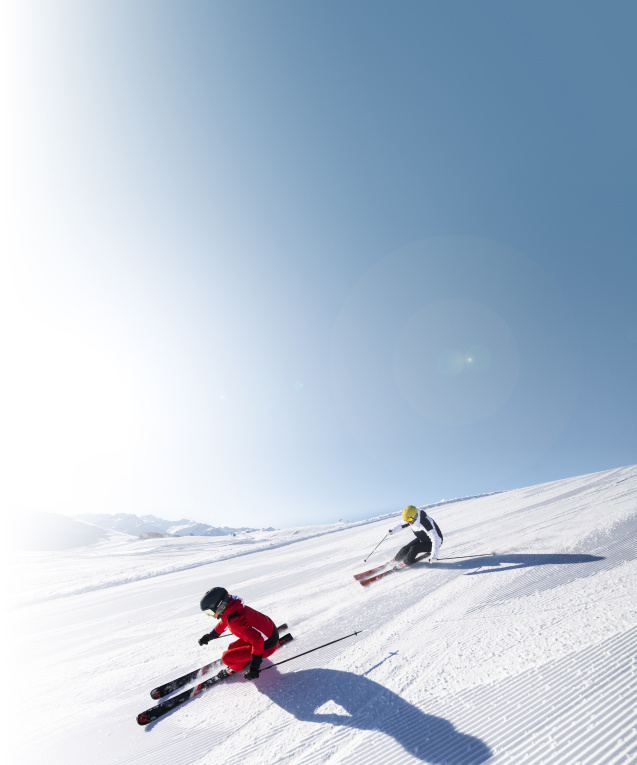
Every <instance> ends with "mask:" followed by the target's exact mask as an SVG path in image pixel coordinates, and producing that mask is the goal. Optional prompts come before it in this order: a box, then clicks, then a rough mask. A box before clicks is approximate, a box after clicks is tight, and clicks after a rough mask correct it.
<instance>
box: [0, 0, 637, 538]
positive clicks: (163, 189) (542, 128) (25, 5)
mask: <svg viewBox="0 0 637 765" xmlns="http://www.w3.org/2000/svg"><path fill="white" fill-rule="evenodd" d="M2 13H3V18H2V23H0V28H2V30H3V31H2V32H1V33H0V34H1V35H2V40H0V43H1V44H0V49H1V50H2V53H1V54H0V55H2V72H3V74H2V77H3V82H2V86H3V112H4V115H5V116H4V118H3V120H2V126H1V127H0V129H1V130H2V162H3V167H4V169H3V171H2V226H1V228H2V237H3V239H2V250H3V256H2V263H3V266H2V273H1V274H0V312H1V317H0V318H1V320H2V327H1V331H2V337H1V340H0V342H1V343H2V345H1V348H0V351H1V357H0V359H1V363H2V370H3V371H2V373H1V375H0V393H1V395H0V408H1V411H0V414H1V416H2V423H1V427H0V431H1V435H0V439H1V447H0V448H1V453H0V473H1V475H0V485H1V486H2V492H3V495H4V497H5V500H8V504H10V505H13V506H15V505H17V506H22V507H33V508H39V509H43V510H53V511H57V512H64V513H79V512H112V513H117V512H132V513H137V514H146V513H153V514H156V515H159V516H162V517H165V518H168V519H178V518H181V517H188V518H192V519H194V520H198V521H206V522H209V523H213V524H219V525H229V526H239V525H255V526H266V525H274V526H286V525H300V524H309V523H321V522H332V521H335V520H338V519H339V518H342V519H354V518H361V517H365V516H367V517H370V516H373V515H376V514H379V513H384V512H389V511H392V510H400V509H402V507H404V506H405V505H407V504H425V503H430V502H436V501H438V500H440V499H443V498H452V497H459V496H464V495H470V494H477V493H482V492H489V491H497V490H500V489H508V488H514V487H521V486H525V485H531V484H537V483H541V482H545V481H550V480H554V479H559V478H563V477H567V476H571V475H577V474H582V473H588V472H594V471H598V470H604V469H607V468H612V467H617V466H621V465H627V464H632V463H635V462H637V406H636V400H637V396H636V390H637V384H636V383H635V380H636V379H637V359H636V356H637V299H636V295H637V217H636V212H637V184H636V177H637V151H636V141H635V136H637V106H636V99H635V93H636V92H637V48H636V46H635V44H634V29H635V25H636V23H637V6H636V5H635V4H634V3H632V2H608V3H591V2H560V0H557V1H556V0H551V1H550V2H537V1H536V2H532V3H530V2H529V3H510V2H493V1H489V0H485V1H484V2H480V3H476V2H469V1H468V0H467V1H466V2H455V1H454V0H446V1H445V2H433V1H431V2H426V1H424V0H418V1H417V2H416V1H414V2H408V1H402V0H401V1H400V2H389V1H386V2H370V0H348V2H341V1H340V0H339V1H336V0H334V1H327V2H326V1H325V0H321V2H318V0H316V1H310V2H303V3H299V2H297V0H271V1H270V2H259V1H256V0H243V2H241V3H233V2H215V1H213V0H206V1H205V2H204V1H201V2H194V1H190V2H189V1H187V0H179V2H177V1H174V2H161V1H160V0H152V2H151V0H148V1H143V0H135V2H130V0H108V1H106V0H103V1H102V2H94V1H93V2H92V1H91V0H73V1H69V0H56V2H54V3H51V2H34V1H33V0H20V1H19V2H17V0H16V2H14V3H6V4H5V5H4V9H3V11H2ZM8 504H7V505H6V506H8Z"/></svg>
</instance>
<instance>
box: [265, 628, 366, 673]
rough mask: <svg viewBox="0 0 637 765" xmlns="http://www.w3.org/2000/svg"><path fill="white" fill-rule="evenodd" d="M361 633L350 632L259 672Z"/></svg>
mask: <svg viewBox="0 0 637 765" xmlns="http://www.w3.org/2000/svg"><path fill="white" fill-rule="evenodd" d="M361 632H362V630H359V631H358V632H352V634H351V635H345V637H342V638H337V639H336V640H332V641H331V642H329V643H323V645H319V646H316V648H310V650H309V651H303V653H297V655H296V656H290V658H289V659H283V661H277V663H276V664H270V665H268V666H267V667H263V669H262V670H261V672H265V670H266V669H272V667H278V666H279V664H285V662H286V661H292V659H299V658H300V657H301V656H305V654H307V653H312V652H313V651H318V650H319V648H326V647H327V646H328V645H333V644H334V643H340V641H341V640H347V638H351V637H353V636H354V635H359V634H360V633H361Z"/></svg>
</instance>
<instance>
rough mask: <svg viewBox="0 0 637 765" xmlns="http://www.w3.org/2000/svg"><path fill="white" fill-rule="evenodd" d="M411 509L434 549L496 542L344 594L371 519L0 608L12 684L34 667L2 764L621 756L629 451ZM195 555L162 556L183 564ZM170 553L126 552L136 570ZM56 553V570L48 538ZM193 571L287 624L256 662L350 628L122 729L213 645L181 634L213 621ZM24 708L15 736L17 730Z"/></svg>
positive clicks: (631, 727)
mask: <svg viewBox="0 0 637 765" xmlns="http://www.w3.org/2000/svg"><path fill="white" fill-rule="evenodd" d="M432 515H433V516H434V518H435V519H436V521H437V522H438V523H439V524H440V525H441V527H442V529H443V532H444V534H445V543H444V545H443V548H442V552H441V556H452V555H462V554H469V553H471V552H473V553H479V552H487V551H489V549H495V550H496V551H497V555H496V556H494V557H493V558H491V557H489V558H474V559H468V560H457V561H439V562H437V563H435V564H433V565H429V564H428V563H421V564H417V565H416V566H414V567H412V568H411V569H409V570H406V571H404V572H399V573H396V574H395V575H392V576H391V577H387V578H386V579H384V580H381V581H379V582H378V583H375V584H374V585H372V586H371V587H369V588H362V587H360V585H359V584H358V583H357V582H356V581H354V579H353V578H352V574H353V573H355V572H356V571H359V570H361V567H363V566H364V565H365V564H363V563H362V558H363V557H365V556H366V555H367V554H368V553H369V551H370V550H371V549H372V548H373V546H374V545H375V544H377V543H378V541H379V540H380V539H381V538H382V537H383V535H384V534H385V533H386V524H387V519H386V518H382V519H379V520H374V521H370V522H368V523H361V524H359V525H357V526H354V525H353V524H348V525H347V526H345V525H342V526H341V527H340V529H336V528H334V529H331V531H333V533H328V531H327V530H328V528H329V527H319V529H321V531H322V533H320V534H315V535H314V536H309V535H308V536H306V538H304V539H300V540H299V541H296V542H295V543H291V542H292V538H289V540H288V544H284V545H280V546H278V547H276V548H271V547H267V546H266V544H265V543H266V542H267V541H269V540H267V539H266V538H265V537H264V538H263V540H261V541H262V542H263V543H264V546H263V547H262V548H261V549H257V550H254V551H253V552H251V554H247V553H248V549H249V548H246V547H243V548H242V547H238V548H237V550H240V551H241V553H242V554H241V555H239V556H235V557H233V558H230V557H227V558H225V559H221V553H222V552H223V553H224V554H225V553H227V552H229V551H227V550H226V551H222V550H218V551H217V552H218V553H219V559H218V560H216V561H214V562H213V563H211V564H209V565H203V564H202V565H199V566H198V567H197V568H188V569H184V570H181V571H178V572H175V573H174V574H169V575H166V576H149V577H148V578H147V579H138V580H136V581H132V582H131V583H129V584H122V585H121V586H118V587H105V588H102V589H96V590H94V591H92V592H87V593H84V594H76V595H69V596H68V597H66V598H58V599H54V600H49V601H46V602H42V603H41V604H40V605H38V608H37V609H33V608H22V609H18V610H15V611H14V612H13V614H12V619H13V623H14V626H15V633H16V636H19V642H20V645H19V646H16V647H15V649H14V652H15V656H16V659H17V661H16V665H19V666H21V667H22V668H23V669H24V671H23V672H22V673H21V674H20V678H19V679H20V683H19V684H18V686H17V687H20V688H25V689H29V688H31V687H33V685H32V684H33V683H34V682H35V681H36V679H37V682H38V686H37V688H38V693H37V696H36V697H34V696H33V694H32V693H29V694H28V697H27V695H26V694H25V695H24V698H23V699H22V700H20V699H18V700H17V703H16V710H15V711H16V719H15V721H14V725H13V726H12V727H13V728H14V730H15V731H16V738H17V747H18V753H17V756H16V757H15V758H14V759H15V761H19V762H21V763H25V765H32V764H33V765H35V763H38V762H39V761H40V759H39V758H40V757H41V754H40V753H41V751H42V749H43V748H46V751H47V756H48V758H49V759H50V761H52V762H53V763H57V762H59V763H65V764H66V763H76V762H77V763H80V762H82V763H85V762H87V761H90V762H91V763H95V765H107V764H108V765H110V764H111V763H113V764H114V763H117V764H118V765H119V763H122V765H127V764H128V763H130V764H131V765H132V763H136V764H139V765H151V763H152V765H190V764H191V763H192V764H195V763H196V764H197V765H213V763H214V764H215V765H218V763H221V762H223V763H232V764H235V765H238V763H248V765H252V764H253V763H254V765H257V764H258V765H261V763H266V764H267V765H270V764H272V765H274V764H275V763H291V764H292V763H293V764H294V765H297V763H307V764H308V765H309V764H310V763H312V764H313V763H319V762H320V763H322V762H327V763H347V764H348V765H362V764H363V763H377V764H378V765H380V764H381V763H382V764H383V765H384V764H385V763H396V764H397V765H402V764H403V763H405V764H406V763H420V762H425V763H439V764H440V765H442V764H443V763H445V764H453V765H475V764H476V763H483V762H489V763H512V762H526V763H538V764H539V763H551V765H552V764H553V763H557V764H558V765H570V763H590V765H593V763H594V764H595V765H599V764H600V763H629V762H633V761H634V760H635V758H636V757H637V728H636V724H635V716H634V699H635V697H636V696H637V688H636V684H637V680H636V672H635V658H634V657H635V655H637V654H636V649H637V607H636V606H637V602H636V601H637V599H636V596H635V592H636V591H637V588H636V587H635V584H636V580H637V548H636V545H635V539H636V538H637V534H636V533H635V532H636V531H637V467H635V466H633V467H626V468H620V469H617V470H612V471H605V472H603V473H598V474H594V475H590V476H581V477H578V478H571V479H567V480H564V481H556V482H552V483H550V484H544V485H542V486H536V487H527V488H525V489H519V490H516V491H511V492H503V493H499V494H494V495H491V496H488V497H478V498H473V499H470V500H465V501H462V502H452V503H449V504H445V505H444V506H440V507H439V509H438V510H437V511H436V512H435V513H432ZM319 529H317V528H315V529H314V531H317V530H319ZM301 533H302V532H301ZM292 536H300V534H297V535H292ZM409 538H410V537H409V531H408V530H406V531H405V532H403V534H402V535H398V536H397V537H396V538H395V539H393V538H392V539H390V540H388V541H387V542H386V543H384V544H383V545H382V546H381V548H380V549H379V550H378V552H377V553H376V554H375V556H374V558H373V559H372V561H370V562H371V563H373V562H374V561H377V562H382V561H383V560H385V559H387V557H389V556H391V555H392V554H393V553H394V552H395V550H396V549H397V548H398V547H399V546H401V545H402V544H405V543H406V542H407V541H409ZM172 541H173V540H171V542H172ZM174 541H177V542H178V541H179V540H174ZM279 541H282V540H279ZM182 542H183V540H182ZM485 548H486V549H485ZM195 549H196V547H195V548H193V549H191V548H190V547H188V545H186V546H185V547H184V548H182V549H181V551H180V552H178V553H177V554H179V555H182V556H184V557H183V559H182V562H184V563H185V562H186V561H187V560H190V561H191V562H192V556H194V555H195V554H196V553H195ZM169 552H170V551H169V550H168V549H167V550H162V548H161V545H156V546H155V547H154V548H153V549H150V551H149V552H147V553H146V556H147V560H148V563H147V567H148V571H149V573H150V572H152V571H156V570H157V569H158V567H159V565H165V564H166V562H167V559H164V558H163V556H168V555H169ZM211 552H212V551H211V550H207V552H206V553H205V554H211ZM45 557H46V556H44V557H42V558H41V559H40V560H41V561H44V559H45ZM49 557H50V556H49ZM56 557H57V558H58V559H63V560H65V561H66V563H65V564H64V565H65V566H70V564H71V557H70V554H69V553H68V552H64V553H62V552H60V553H57V554H56ZM47 560H48V559H47ZM107 560H108V556H106V555H102V554H100V555H97V556H94V557H93V559H92V565H93V566H94V567H95V568H96V569H100V568H102V567H104V566H105V564H106V561H107ZM30 561H31V565H34V561H36V562H37V557H36V556H30ZM78 561H83V565H84V564H86V565H87V566H88V563H89V558H88V557H84V558H83V557H82V556H80V555H78V554H77V553H76V562H78ZM48 562H49V563H50V560H48ZM35 567H36V568H37V565H36V566H35ZM39 571H40V575H42V569H39ZM139 571H141V569H139ZM111 574H112V572H111V571H110V569H108V570H107V571H106V572H105V574H104V575H103V578H104V580H105V581H107V582H108V581H110V580H111V579H110V578H111ZM92 575H93V576H95V578H96V579H97V578H98V576H99V571H98V572H97V573H96V572H93V574H92ZM213 584H223V585H224V586H226V587H228V589H229V590H230V591H231V592H234V593H236V594H240V595H241V596H242V597H243V598H244V600H245V601H246V602H248V603H249V604H251V605H254V606H255V607H257V608H259V609H260V610H262V611H264V612H266V613H268V614H270V615H271V616H272V617H273V618H274V619H275V620H277V621H287V622H288V624H289V626H290V631H291V632H292V633H293V635H294V637H295V640H294V641H293V642H292V643H291V644H289V645H287V646H285V647H283V648H281V649H280V652H277V653H276V654H275V655H274V657H273V660H275V661H281V660H283V659H286V658H288V657H290V656H294V655H296V654H299V653H303V652H304V651H307V650H309V649H311V648H313V647H316V646H318V645H321V644H322V643H326V642H329V641H331V640H334V639H336V638H338V637H341V636H344V635H348V634H349V633H351V632H353V631H355V630H361V633H360V634H359V635H358V636H356V637H351V638H348V639H347V640H343V641H341V642H339V643H335V644H333V645H331V646H329V647H326V648H324V649H322V650H319V651H315V652H313V653H309V654H307V655H306V656H303V657H301V658H299V659H297V660H295V661H292V662H288V663H285V664H282V665H281V666H280V667H275V668H272V669H270V670H267V671H265V672H263V673H262V675H261V677H260V678H259V680H258V681H256V682H255V683H252V684H251V683H248V682H246V681H245V680H244V679H243V678H242V677H240V676H239V677H234V678H231V679H230V680H228V681H226V682H225V683H224V684H223V685H222V686H217V687H215V688H214V689H213V690H211V691H210V692H209V693H207V694H204V695H202V696H201V697H199V698H195V699H193V700H192V701H191V702H188V703H187V704H185V705H184V706H183V707H179V708H178V709H176V710H173V712H171V713H169V714H168V715H167V716H166V717H165V718H162V719H160V720H158V721H157V722H155V723H153V724H151V725H149V726H148V727H147V728H146V729H142V728H139V726H137V725H136V723H135V715H136V714H137V713H138V712H140V711H142V709H145V708H148V706H149V705H150V696H149V690H150V689H151V688H152V687H154V686H155V685H157V684H158V683H160V682H163V681H165V680H169V679H171V678H173V677H175V676H177V675H178V674H182V673H183V672H184V671H186V670H189V669H194V668H195V667H198V666H201V665H202V664H203V663H204V662H206V661H210V660H212V659H214V658H216V657H217V656H218V655H219V653H220V650H221V648H220V647H219V646H218V645H217V646H214V648H212V647H208V649H205V650H204V649H202V648H200V647H199V646H198V645H197V642H196V641H197V638H198V637H199V636H200V635H201V634H203V632H205V631H208V630H209V629H210V626H211V624H212V623H213V622H212V621H211V620H210V619H209V618H208V617H206V616H204V615H202V614H201V612H200V611H199V610H198V600H199V597H200V596H201V593H202V592H203V591H205V589H208V588H209V586H211V585H213ZM46 586H47V587H48V588H49V591H51V590H54V588H55V584H54V583H51V584H48V583H47V585H46ZM215 642H218V641H215ZM33 657H37V658H38V662H33V660H32V659H33ZM266 663H269V662H268V661H267V660H266ZM45 668H46V671H43V670H44V669H45ZM34 716H37V720H38V727H37V732H36V734H35V735H34V732H33V730H29V731H28V732H27V731H25V732H24V733H20V725H21V724H22V723H26V724H27V725H28V724H29V721H30V720H31V719H33V717H34Z"/></svg>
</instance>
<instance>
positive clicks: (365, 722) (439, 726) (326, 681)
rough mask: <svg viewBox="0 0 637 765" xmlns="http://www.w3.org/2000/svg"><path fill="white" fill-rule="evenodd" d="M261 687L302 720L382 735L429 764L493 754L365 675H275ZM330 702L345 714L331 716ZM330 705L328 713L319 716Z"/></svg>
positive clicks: (458, 763) (461, 764) (474, 763)
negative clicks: (324, 706) (321, 710)
mask: <svg viewBox="0 0 637 765" xmlns="http://www.w3.org/2000/svg"><path fill="white" fill-rule="evenodd" d="M257 687H258V689H259V691H260V692H261V693H263V694H264V695H265V696H267V697H268V698H269V699H270V700H271V701H273V702H274V703H275V704H277V706H279V707H281V709H284V710H285V711H286V712H289V714H291V715H293V716H294V717H295V718H296V719H297V720H302V721H303V722H315V723H320V724H323V725H325V724H326V723H327V724H331V725H336V726H340V727H344V728H352V729H358V730H362V731H378V732H379V733H384V734H385V735H387V736H390V737H391V738H393V739H394V740H395V741H396V742H397V743H398V744H400V745H401V746H402V747H403V749H405V751H407V752H409V754H411V755H412V756H413V757H417V758H418V759H420V760H423V761H425V762H430V763H448V765H469V764H471V765H478V763H482V762H485V761H486V760H488V759H489V758H490V757H491V756H492V754H493V753H492V752H491V750H490V749H489V747H488V746H487V745H486V744H485V743H484V742H483V741H481V740H480V739H478V738H476V737H475V736H470V735H468V734H466V733H460V732H459V731H457V730H456V729H455V728H454V726H453V725H452V724H451V723H450V722H449V721H448V720H444V719H442V718H440V717H436V716H435V715H430V714H426V713H425V712H422V711H421V710H420V709H418V707H415V706H413V705H412V704H409V703H407V702H406V701H404V700H403V699H402V698H401V697H400V696H398V695H397V694H395V693H393V692H392V691H389V690H388V689H387V688H385V687H384V686H382V685H379V684H378V683H375V682H374V681H373V680H370V679H369V678H367V677H364V676H363V675H357V674H354V673H351V672H341V671H339V670H335V669H303V670H299V671H297V672H291V673H289V674H280V673H279V671H278V670H277V669H273V670H272V671H269V672H268V673H267V676H263V677H262V679H261V681H260V682H258V683H257ZM329 702H332V703H333V704H336V705H338V707H341V708H342V709H343V710H344V712H345V713H346V714H339V713H337V712H334V711H331V712H330V711H329V707H330V706H332V704H329ZM325 704H328V709H327V710H326V711H325V712H318V711H317V710H318V709H320V707H322V706H323V705H325Z"/></svg>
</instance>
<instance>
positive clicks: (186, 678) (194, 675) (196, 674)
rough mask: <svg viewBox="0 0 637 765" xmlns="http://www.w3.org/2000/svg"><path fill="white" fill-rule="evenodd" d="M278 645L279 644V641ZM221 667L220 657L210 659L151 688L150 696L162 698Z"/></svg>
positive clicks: (281, 627) (284, 625)
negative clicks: (207, 662)
mask: <svg viewBox="0 0 637 765" xmlns="http://www.w3.org/2000/svg"><path fill="white" fill-rule="evenodd" d="M287 628H288V625H287V624H281V625H280V626H279V627H277V629H278V630H279V632H283V630H286V629H287ZM279 645H281V642H280V641H279ZM222 667H223V662H222V661H221V659H217V660H216V661H212V662H210V664H206V665H205V666H203V667H201V669H195V670H193V671H192V672H188V673H187V674H185V675H182V676H181V677H178V678H177V679H176V680H170V681H169V682H167V683H164V684H163V685H160V686H159V687H157V688H153V690H152V691H151V692H150V697H151V698H152V699H163V697H164V696H168V694H169V693H172V692H173V691H176V690H178V689H179V688H183V687H184V685H188V683H191V682H192V681H193V680H198V679H199V678H200V677H203V676H204V675H208V674H210V672H214V671H215V670H217V669H221V668H222Z"/></svg>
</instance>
